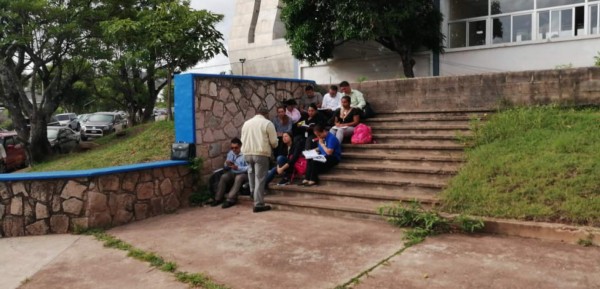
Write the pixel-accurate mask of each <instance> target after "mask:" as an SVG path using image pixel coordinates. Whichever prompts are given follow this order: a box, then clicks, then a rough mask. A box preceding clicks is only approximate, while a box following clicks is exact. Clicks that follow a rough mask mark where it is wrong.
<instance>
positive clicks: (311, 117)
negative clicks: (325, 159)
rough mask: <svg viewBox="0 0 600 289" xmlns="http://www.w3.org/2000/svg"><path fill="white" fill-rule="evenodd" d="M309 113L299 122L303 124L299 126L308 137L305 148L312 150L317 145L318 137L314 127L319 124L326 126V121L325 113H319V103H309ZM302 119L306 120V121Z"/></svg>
mask: <svg viewBox="0 0 600 289" xmlns="http://www.w3.org/2000/svg"><path fill="white" fill-rule="evenodd" d="M307 113H308V115H307V117H306V118H304V119H302V120H301V121H300V122H299V123H300V124H302V125H301V126H300V127H299V128H298V131H299V132H300V133H301V134H302V135H303V136H304V138H305V139H306V142H305V145H304V149H305V150H310V149H314V148H316V147H317V141H316V139H317V137H316V136H315V133H314V132H313V128H314V127H315V125H317V124H319V125H321V126H324V125H325V122H326V121H325V118H323V115H321V113H319V110H317V105H316V104H314V103H311V104H310V105H308V109H307ZM302 121H304V123H303V122H302Z"/></svg>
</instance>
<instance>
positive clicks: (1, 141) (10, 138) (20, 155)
mask: <svg viewBox="0 0 600 289" xmlns="http://www.w3.org/2000/svg"><path fill="white" fill-rule="evenodd" d="M28 165H29V160H28V159H27V153H26V152H25V146H24V145H23V144H22V143H21V142H19V141H18V140H17V133H16V132H14V131H9V132H0V173H5V172H7V171H9V170H14V169H18V168H22V167H26V166H28Z"/></svg>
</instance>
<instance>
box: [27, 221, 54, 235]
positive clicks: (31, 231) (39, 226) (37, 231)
mask: <svg viewBox="0 0 600 289" xmlns="http://www.w3.org/2000/svg"><path fill="white" fill-rule="evenodd" d="M25 229H26V230H27V235H46V234H48V231H49V229H50V228H49V227H48V224H46V221H44V220H39V221H37V222H35V223H33V224H31V225H29V226H27V227H25Z"/></svg>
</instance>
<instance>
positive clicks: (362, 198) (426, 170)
mask: <svg viewBox="0 0 600 289" xmlns="http://www.w3.org/2000/svg"><path fill="white" fill-rule="evenodd" d="M486 113H489V111H485V110H461V111H427V112H425V111H413V112H400V111H398V112H396V111H390V112H383V113H379V114H378V115H377V118H372V119H368V120H367V121H366V124H367V125H369V126H370V127H371V128H372V132H373V140H374V143H373V144H366V145H352V144H343V149H342V162H341V163H340V164H339V165H338V166H337V167H336V168H334V169H333V170H331V171H330V172H328V173H327V174H323V175H322V176H320V179H321V181H320V184H319V185H318V186H313V187H304V186H298V185H296V184H290V185H287V186H277V185H275V183H276V182H273V183H272V184H271V185H270V187H269V193H270V194H269V195H268V196H267V197H266V201H267V202H268V203H269V204H271V205H272V206H274V207H275V208H276V209H281V210H293V211H301V212H309V213H316V214H322V215H333V216H351V217H360V218H373V219H379V218H380V217H379V216H378V215H377V208H378V207H380V206H381V205H383V204H385V203H390V202H397V201H403V202H408V201H413V200H416V201H418V202H420V203H421V204H422V205H423V206H425V207H429V206H434V205H436V204H437V203H438V201H439V199H438V193H439V192H440V191H441V190H442V189H443V188H444V186H445V185H446V184H447V182H448V180H450V179H451V178H452V177H453V176H454V175H455V174H456V173H457V171H458V169H459V168H460V165H461V163H462V161H463V150H464V145H463V144H462V143H460V142H459V141H458V138H459V136H469V135H470V134H471V132H470V129H469V127H470V124H469V122H470V120H471V119H474V118H479V119H482V118H485V114H486ZM299 181H300V180H296V181H295V183H299Z"/></svg>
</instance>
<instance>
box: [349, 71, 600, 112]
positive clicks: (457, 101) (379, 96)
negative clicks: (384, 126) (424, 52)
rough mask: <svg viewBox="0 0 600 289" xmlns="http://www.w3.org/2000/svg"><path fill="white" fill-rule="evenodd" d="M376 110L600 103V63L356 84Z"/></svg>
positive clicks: (489, 107) (355, 86)
mask: <svg viewBox="0 0 600 289" xmlns="http://www.w3.org/2000/svg"><path fill="white" fill-rule="evenodd" d="M352 87H353V88H356V89H358V90H360V91H361V92H363V93H365V98H366V99H367V101H369V102H370V103H371V104H372V105H373V107H374V109H375V110H376V111H391V110H396V111H410V110H424V111H427V110H455V109H480V108H483V109H495V108H498V107H503V106H506V105H537V104H550V103H558V104H567V105H576V104H599V103H600V67H589V68H577V69H555V70H539V71H522V72H505V73H494V74H479V75H465V76H448V77H430V78H417V79H400V80H385V81H367V82H363V83H355V84H352Z"/></svg>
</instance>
